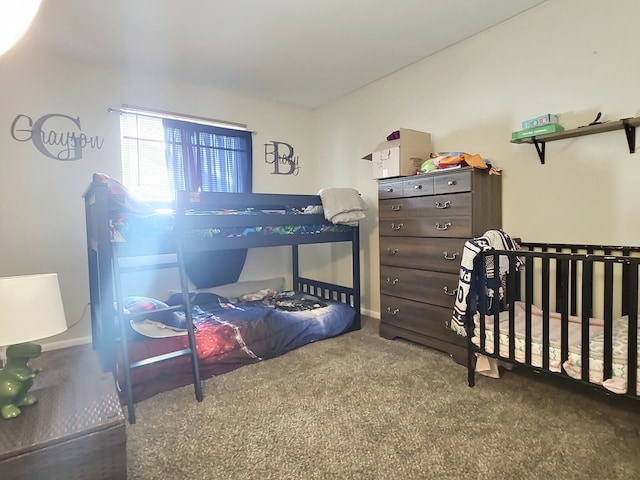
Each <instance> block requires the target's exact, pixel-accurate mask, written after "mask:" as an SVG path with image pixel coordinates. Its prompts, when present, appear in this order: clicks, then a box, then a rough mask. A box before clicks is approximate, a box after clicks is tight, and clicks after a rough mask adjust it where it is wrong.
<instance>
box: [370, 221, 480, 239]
mask: <svg viewBox="0 0 640 480" xmlns="http://www.w3.org/2000/svg"><path fill="white" fill-rule="evenodd" d="M379 228H380V235H384V236H392V237H446V238H452V237H458V238H465V239H469V238H471V237H472V235H471V231H472V230H471V217H470V216H463V217H413V218H411V217H400V218H395V219H382V218H381V219H380V222H379Z"/></svg>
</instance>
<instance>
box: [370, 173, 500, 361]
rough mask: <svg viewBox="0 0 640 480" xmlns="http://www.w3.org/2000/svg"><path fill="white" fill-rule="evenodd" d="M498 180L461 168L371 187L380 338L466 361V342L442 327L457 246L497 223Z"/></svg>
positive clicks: (451, 298)
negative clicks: (375, 199) (374, 199)
mask: <svg viewBox="0 0 640 480" xmlns="http://www.w3.org/2000/svg"><path fill="white" fill-rule="evenodd" d="M501 179H502V177H501V176H498V175H489V174H488V173H487V172H486V171H483V170H478V169H475V168H471V167H465V168H460V169H450V170H438V171H435V172H431V173H428V174H423V175H416V176H412V177H400V178H394V179H385V180H380V181H379V182H378V208H379V233H380V335H381V336H382V337H384V338H389V339H393V338H398V337H399V338H404V339H407V340H411V341H414V342H417V343H420V344H422V345H426V346H428V347H432V348H435V349H438V350H442V351H444V352H446V353H448V354H449V355H451V356H452V357H453V359H454V360H455V361H456V362H458V363H461V364H466V361H467V348H466V338H465V337H461V336H459V335H457V334H456V333H455V332H453V331H452V330H450V329H449V328H448V327H447V324H448V322H449V320H450V319H451V313H452V311H453V305H454V302H455V295H456V291H457V287H458V276H459V271H460V260H461V258H462V252H463V248H464V244H465V242H466V241H467V240H469V239H470V238H474V237H478V236H481V235H482V234H483V233H484V232H486V231H487V230H491V229H496V228H501V226H502V183H501Z"/></svg>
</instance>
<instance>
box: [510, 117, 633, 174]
mask: <svg viewBox="0 0 640 480" xmlns="http://www.w3.org/2000/svg"><path fill="white" fill-rule="evenodd" d="M637 126H640V117H630V118H621V119H620V120H616V121H614V122H606V123H599V124H596V125H586V126H584V127H578V128H574V129H572V130H565V131H563V132H556V133H547V134H546V135H538V136H536V137H530V138H521V139H518V140H511V143H517V144H520V143H531V144H533V145H534V146H535V147H536V151H537V152H538V157H540V163H541V164H543V165H544V160H545V146H546V144H547V142H554V141H556V140H564V139H566V138H574V137H582V136H584V135H595V134H596V133H605V132H613V131H614V130H624V131H625V135H626V137H627V144H628V145H629V153H635V151H636V127H637Z"/></svg>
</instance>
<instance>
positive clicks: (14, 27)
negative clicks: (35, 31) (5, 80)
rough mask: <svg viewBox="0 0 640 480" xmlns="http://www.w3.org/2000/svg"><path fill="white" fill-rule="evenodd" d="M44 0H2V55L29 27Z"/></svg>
mask: <svg viewBox="0 0 640 480" xmlns="http://www.w3.org/2000/svg"><path fill="white" fill-rule="evenodd" d="M41 3H42V0H0V10H1V11H2V15H1V16H0V55H2V54H3V53H4V52H6V51H7V50H9V49H10V48H11V47H12V46H13V45H15V44H16V43H17V41H18V40H20V38H21V37H22V35H24V34H25V32H26V31H27V30H28V29H29V25H31V22H33V19H34V18H35V16H36V13H38V9H39V8H40V4H41Z"/></svg>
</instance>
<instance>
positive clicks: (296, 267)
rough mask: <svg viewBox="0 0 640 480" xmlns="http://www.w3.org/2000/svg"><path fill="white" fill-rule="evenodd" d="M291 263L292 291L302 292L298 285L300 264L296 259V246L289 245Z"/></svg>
mask: <svg viewBox="0 0 640 480" xmlns="http://www.w3.org/2000/svg"><path fill="white" fill-rule="evenodd" d="M291 262H292V267H293V289H294V290H298V291H300V290H302V288H301V287H302V286H301V285H300V262H299V257H298V245H295V244H294V245H291Z"/></svg>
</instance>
